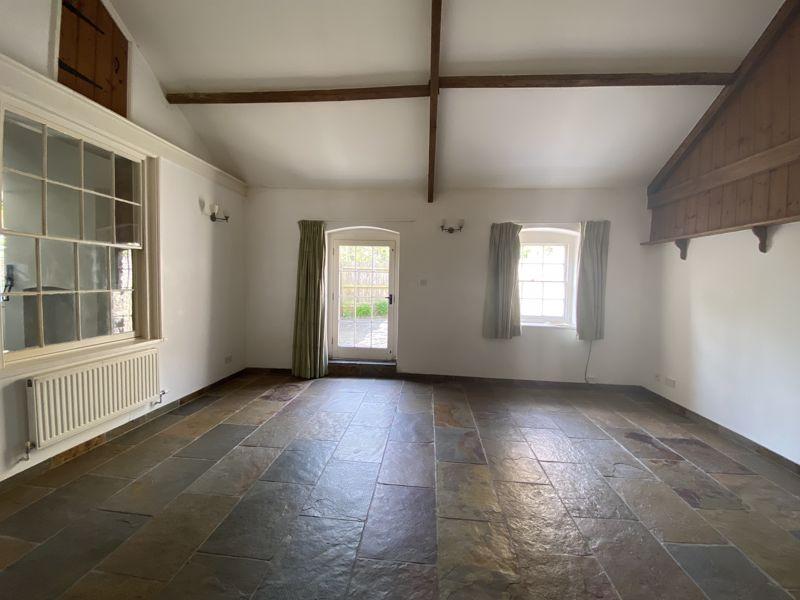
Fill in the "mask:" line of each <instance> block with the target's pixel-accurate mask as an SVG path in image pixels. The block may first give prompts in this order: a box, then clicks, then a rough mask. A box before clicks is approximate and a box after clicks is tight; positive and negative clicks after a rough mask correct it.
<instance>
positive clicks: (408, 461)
mask: <svg viewBox="0 0 800 600" xmlns="http://www.w3.org/2000/svg"><path fill="white" fill-rule="evenodd" d="M434 480H435V470H434V459H433V444H430V443H427V444H415V443H409V442H388V443H387V444H386V452H385V453H384V455H383V462H382V464H381V470H380V473H379V475H378V482H379V483H386V484H392V485H412V486H418V487H433V486H434V484H435V481H434Z"/></svg>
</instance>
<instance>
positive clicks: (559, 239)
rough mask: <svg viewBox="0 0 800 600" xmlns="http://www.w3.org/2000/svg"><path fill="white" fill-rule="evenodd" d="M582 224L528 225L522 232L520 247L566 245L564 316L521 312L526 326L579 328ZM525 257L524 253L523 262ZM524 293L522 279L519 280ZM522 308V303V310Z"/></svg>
mask: <svg viewBox="0 0 800 600" xmlns="http://www.w3.org/2000/svg"><path fill="white" fill-rule="evenodd" d="M580 236H581V233H580V223H567V224H558V225H535V224H531V225H525V226H523V229H522V231H520V234H519V240H520V250H521V249H522V247H523V246H525V245H526V244H529V245H563V246H565V247H566V260H565V276H564V284H565V286H564V287H565V297H564V315H565V316H564V317H562V318H559V317H547V316H535V315H524V314H520V323H521V325H522V326H523V327H526V326H527V327H561V328H569V329H574V328H575V327H576V324H575V323H576V313H575V304H576V297H577V281H578V261H579V258H580V257H579V253H580ZM521 261H522V256H520V263H521ZM519 287H520V294H521V288H522V282H521V281H520V282H519ZM521 310H522V308H521V305H520V311H521Z"/></svg>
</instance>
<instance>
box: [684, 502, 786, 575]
mask: <svg viewBox="0 0 800 600" xmlns="http://www.w3.org/2000/svg"><path fill="white" fill-rule="evenodd" d="M700 514H701V515H702V516H703V518H704V519H705V520H706V521H708V522H709V523H711V525H712V526H713V527H714V528H715V529H717V530H718V531H719V532H720V533H721V534H722V535H724V536H725V537H726V538H728V540H730V541H731V542H732V543H734V544H736V545H737V546H738V547H739V549H740V550H741V551H742V552H744V553H745V554H746V555H747V557H748V558H749V559H750V560H752V561H753V562H754V563H756V564H757V565H758V566H759V567H761V568H762V569H763V570H764V571H765V572H766V573H767V574H768V575H770V576H771V577H772V578H773V579H775V581H777V582H778V583H780V584H781V585H782V586H784V587H785V588H787V589H794V588H800V569H798V568H797V567H798V565H800V540H798V539H797V538H796V537H794V536H792V535H791V534H790V533H788V532H786V531H785V530H784V529H782V528H781V527H779V526H778V525H775V524H774V523H773V522H772V521H770V520H769V519H767V518H766V517H764V516H763V515H760V514H758V513H754V512H748V511H744V510H702V511H700Z"/></svg>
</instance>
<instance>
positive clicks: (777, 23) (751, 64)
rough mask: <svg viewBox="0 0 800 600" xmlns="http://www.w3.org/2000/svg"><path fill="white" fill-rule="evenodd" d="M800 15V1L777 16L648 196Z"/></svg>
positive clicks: (787, 4)
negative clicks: (799, 12) (793, 20)
mask: <svg viewBox="0 0 800 600" xmlns="http://www.w3.org/2000/svg"><path fill="white" fill-rule="evenodd" d="M798 11H800V0H786V1H785V2H784V3H783V6H781V8H780V9H779V10H778V12H777V13H776V14H775V17H774V18H773V19H772V21H771V22H770V24H769V25H768V26H767V28H766V29H765V30H764V33H762V34H761V37H760V38H758V41H757V42H756V43H755V45H754V46H753V47H752V48H751V49H750V52H748V53H747V56H745V57H744V60H743V61H742V64H741V65H739V68H738V69H736V73H735V78H734V80H733V81H732V82H731V83H729V84H728V85H726V86H725V88H723V90H722V91H721V92H720V93H719V96H717V98H716V99H715V100H714V102H712V103H711V106H709V107H708V110H707V111H706V112H705V114H703V116H702V117H700V120H699V121H698V122H697V124H696V125H695V126H694V128H693V129H692V130H691V131H690V132H689V135H687V136H686V139H684V140H683V142H681V144H680V146H678V148H677V149H676V150H675V152H674V153H673V154H672V156H671V157H670V158H669V160H668V161H667V162H666V164H665V165H664V166H663V167H661V170H660V171H659V172H658V174H657V175H656V176H655V178H653V181H651V182H650V185H649V186H648V187H647V192H648V194H654V193H655V192H657V191H658V189H659V188H660V187H661V185H662V184H663V183H664V181H666V179H667V177H669V175H670V174H671V173H672V170H673V169H674V168H675V167H676V166H677V165H678V163H679V162H680V161H681V159H683V157H684V156H686V154H688V153H689V151H690V150H691V149H692V148H693V146H694V144H695V142H697V140H698V139H700V136H701V135H702V134H703V133H704V132H705V131H706V130H707V129H708V128H709V127H710V126H711V124H712V123H713V121H714V118H715V117H716V116H717V114H718V113H719V112H720V111H721V110H722V108H723V107H724V106H725V104H726V102H727V101H728V100H729V99H730V98H731V97H732V96H733V95H734V94H735V93H736V92H737V91H739V89H740V88H741V87H742V85H744V83H745V81H747V78H748V76H749V75H750V73H751V72H752V71H753V69H754V68H755V67H756V66H757V65H758V64H759V63H760V62H761V60H762V59H763V58H764V56H766V54H767V52H769V50H770V48H772V46H773V45H774V43H775V41H776V40H777V39H778V38H779V37H780V36H781V34H782V33H783V31H784V30H785V29H786V27H787V26H788V25H789V23H791V21H792V19H794V17H795V15H796V14H797V13H798Z"/></svg>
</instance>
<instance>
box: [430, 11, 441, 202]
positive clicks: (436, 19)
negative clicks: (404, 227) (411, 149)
mask: <svg viewBox="0 0 800 600" xmlns="http://www.w3.org/2000/svg"><path fill="white" fill-rule="evenodd" d="M441 37H442V0H431V79H430V83H429V86H430V90H429V94H430V98H431V102H430V109H431V110H430V131H429V132H428V202H433V192H434V190H435V187H436V122H437V120H438V118H439V48H440V46H441Z"/></svg>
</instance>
